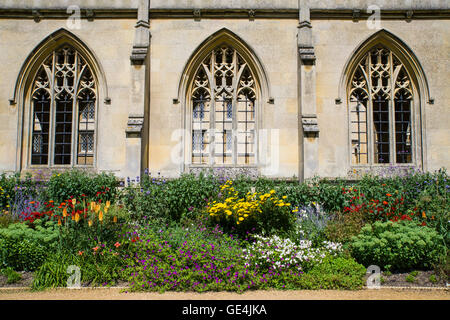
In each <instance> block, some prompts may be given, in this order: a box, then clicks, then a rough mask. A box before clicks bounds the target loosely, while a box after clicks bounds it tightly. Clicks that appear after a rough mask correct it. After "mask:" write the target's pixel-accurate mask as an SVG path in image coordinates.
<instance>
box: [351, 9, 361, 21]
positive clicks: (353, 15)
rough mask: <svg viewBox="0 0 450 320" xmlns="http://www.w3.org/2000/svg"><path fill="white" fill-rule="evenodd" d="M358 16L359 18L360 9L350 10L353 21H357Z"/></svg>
mask: <svg viewBox="0 0 450 320" xmlns="http://www.w3.org/2000/svg"><path fill="white" fill-rule="evenodd" d="M360 18H361V10H359V9H353V11H352V19H353V22H358V21H359V19H360Z"/></svg>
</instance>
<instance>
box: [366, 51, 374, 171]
mask: <svg viewBox="0 0 450 320" xmlns="http://www.w3.org/2000/svg"><path fill="white" fill-rule="evenodd" d="M366 59H367V66H368V68H367V91H368V96H369V97H368V101H367V115H366V117H367V131H368V132H367V157H368V159H367V160H368V163H369V165H370V166H371V165H373V164H374V163H375V161H374V158H373V155H374V148H375V143H374V138H373V130H374V128H373V127H374V124H373V99H372V74H371V66H372V64H371V60H370V53H369V54H368V56H367V58H366Z"/></svg>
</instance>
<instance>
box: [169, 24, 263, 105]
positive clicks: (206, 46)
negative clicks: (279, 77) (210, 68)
mask: <svg viewBox="0 0 450 320" xmlns="http://www.w3.org/2000/svg"><path fill="white" fill-rule="evenodd" d="M220 45H229V46H232V47H233V48H235V49H236V50H237V51H238V52H239V54H240V55H241V56H242V58H244V60H245V61H247V63H248V64H249V68H250V70H251V72H252V73H253V75H254V76H255V78H256V80H257V82H258V84H259V86H260V87H259V88H258V89H259V90H260V92H261V101H268V100H269V99H270V98H271V92H270V82H269V78H268V77H267V72H266V71H265V68H264V66H263V64H262V63H261V61H260V59H259V58H258V56H257V55H256V54H255V52H254V50H253V49H252V48H251V47H250V46H249V45H248V44H247V43H246V42H245V41H244V40H242V39H241V38H240V37H239V36H238V35H236V34H235V33H234V32H232V31H230V30H229V29H227V28H222V29H220V30H218V31H216V32H215V33H214V34H212V35H211V36H209V37H208V38H207V39H205V40H204V41H203V42H202V43H201V44H200V45H199V46H198V47H197V48H196V49H195V50H194V52H193V53H192V54H191V56H190V57H189V59H188V61H187V62H186V64H185V67H184V69H183V72H182V73H181V77H180V81H179V83H178V90H177V100H178V101H181V102H182V101H183V99H184V97H185V96H186V92H187V91H188V87H189V85H190V84H191V83H192V79H193V77H194V76H195V71H196V70H197V68H198V66H199V65H200V64H201V62H202V61H203V60H204V59H205V57H206V56H207V55H208V54H209V53H210V52H211V51H212V50H213V49H214V48H216V47H218V46H220Z"/></svg>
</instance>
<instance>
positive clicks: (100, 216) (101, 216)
mask: <svg viewBox="0 0 450 320" xmlns="http://www.w3.org/2000/svg"><path fill="white" fill-rule="evenodd" d="M98 221H100V222H102V221H103V212H102V211H100V213H99V214H98Z"/></svg>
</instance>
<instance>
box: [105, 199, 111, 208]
mask: <svg viewBox="0 0 450 320" xmlns="http://www.w3.org/2000/svg"><path fill="white" fill-rule="evenodd" d="M110 205H111V202H110V201H109V200H108V201H106V207H107V208H109V206H110Z"/></svg>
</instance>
